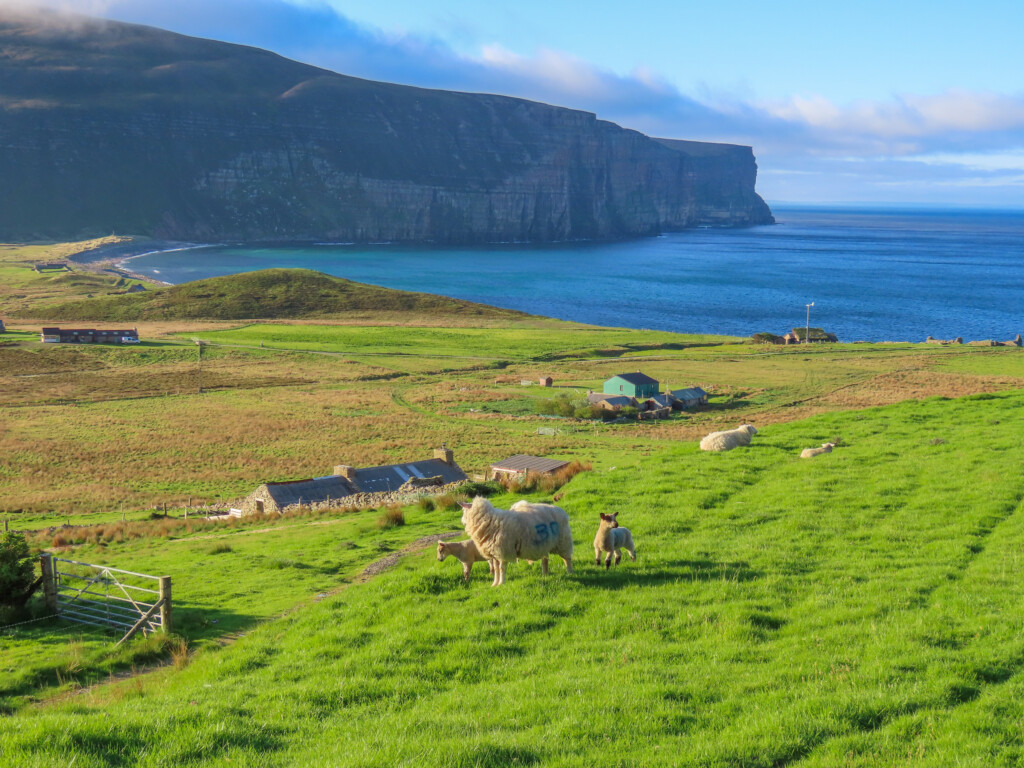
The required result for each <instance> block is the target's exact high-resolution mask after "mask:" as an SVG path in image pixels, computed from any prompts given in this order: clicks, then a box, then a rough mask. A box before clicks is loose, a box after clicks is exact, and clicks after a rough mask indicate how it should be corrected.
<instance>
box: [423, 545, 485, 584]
mask: <svg viewBox="0 0 1024 768" xmlns="http://www.w3.org/2000/svg"><path fill="white" fill-rule="evenodd" d="M448 555H451V556H452V557H454V558H455V559H456V560H459V561H460V562H461V563H462V578H464V579H465V580H466V581H469V572H470V571H471V570H473V563H487V569H488V571H489V572H490V573H494V564H493V563H492V562H491V561H490V560H488V559H487V558H486V557H484V556H483V555H481V554H480V550H479V549H477V548H476V544H474V543H473V540H472V539H466V540H465V541H439V542H437V559H438V560H440V561H441V562H442V563H443V562H444V561H445V558H446V557H448Z"/></svg>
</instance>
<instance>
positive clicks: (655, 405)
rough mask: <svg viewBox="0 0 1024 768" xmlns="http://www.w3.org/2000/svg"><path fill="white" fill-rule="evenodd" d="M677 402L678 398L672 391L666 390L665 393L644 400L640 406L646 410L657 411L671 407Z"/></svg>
mask: <svg viewBox="0 0 1024 768" xmlns="http://www.w3.org/2000/svg"><path fill="white" fill-rule="evenodd" d="M675 402H676V399H675V398H674V397H673V396H672V393H671V392H666V393H665V394H664V395H655V396H654V397H651V398H648V399H647V400H644V401H643V403H641V405H640V408H641V410H644V411H657V410H659V409H661V408H671V407H672V405H673V403H675Z"/></svg>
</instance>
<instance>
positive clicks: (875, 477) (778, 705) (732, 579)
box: [0, 392, 1024, 768]
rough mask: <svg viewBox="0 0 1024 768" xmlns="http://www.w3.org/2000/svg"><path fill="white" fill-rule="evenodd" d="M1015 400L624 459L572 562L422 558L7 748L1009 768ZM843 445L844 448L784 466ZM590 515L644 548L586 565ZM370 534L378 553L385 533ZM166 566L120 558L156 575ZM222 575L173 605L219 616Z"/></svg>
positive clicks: (9, 727)
mask: <svg viewBox="0 0 1024 768" xmlns="http://www.w3.org/2000/svg"><path fill="white" fill-rule="evenodd" d="M1022 415H1024V394H1022V393H1020V392H1013V393H1007V394H1003V395H997V396H991V395H985V396H974V397H968V398H964V399H960V400H945V399H942V398H932V399H928V400H925V401H920V402H918V401H911V402H906V403H901V404H898V405H895V406H889V407H885V408H876V409H869V410H866V411H860V412H846V413H834V414H826V415H822V416H818V417H815V418H812V419H808V420H804V421H800V422H794V423H791V424H786V425H776V426H770V427H766V428H765V429H763V430H762V432H761V433H760V434H759V435H758V436H757V437H756V438H755V440H754V444H753V445H752V446H751V447H750V448H748V449H742V450H736V451H733V452H731V453H727V454H706V453H701V452H699V451H698V450H697V448H696V445H695V444H693V443H686V444H682V445H679V446H677V447H674V448H669V449H666V450H664V451H661V452H659V453H657V454H656V455H653V456H651V457H649V458H646V459H644V460H637V459H636V458H635V457H633V456H631V455H630V454H629V452H624V453H623V454H622V455H620V460H619V461H618V462H616V467H615V468H605V469H604V470H602V471H598V472H594V473H590V474H585V475H581V476H580V477H578V478H577V479H576V480H574V481H573V482H572V483H571V484H570V485H569V486H568V487H567V489H566V493H565V496H564V498H563V499H562V501H561V503H562V504H563V506H565V508H566V509H567V510H568V511H569V513H570V517H571V520H572V526H573V533H574V539H575V541H576V544H577V548H578V549H577V573H576V574H575V575H572V576H570V575H566V574H565V572H564V569H563V568H562V567H561V565H560V564H557V565H554V564H553V574H552V575H551V576H549V577H546V578H544V577H541V576H540V575H539V572H538V569H537V567H536V566H534V567H530V566H527V565H526V564H525V563H520V564H518V565H513V566H510V569H509V570H510V580H509V583H508V584H507V585H506V586H505V587H503V588H501V589H491V588H489V587H487V586H486V581H485V578H484V576H483V575H482V574H478V575H477V577H476V578H475V580H474V581H473V582H472V583H471V584H470V585H469V586H465V585H463V583H462V581H461V572H460V569H459V568H458V567H457V566H456V565H454V564H453V563H451V562H446V563H438V562H437V561H436V559H435V558H434V555H433V553H432V552H430V551H427V552H422V553H420V554H414V555H409V556H407V557H405V558H404V559H403V560H402V561H401V563H400V565H399V566H398V567H397V568H396V569H394V570H392V571H388V572H385V573H383V574H381V575H380V576H378V577H376V578H375V579H373V580H371V581H369V582H368V583H365V584H353V585H351V586H349V587H347V588H346V589H344V590H342V591H341V592H339V593H338V594H336V595H334V596H329V597H326V598H325V599H323V600H322V601H321V602H318V603H316V604H315V605H310V606H309V607H307V608H304V609H303V610H301V611H298V612H296V613H293V614H291V615H289V616H288V617H286V618H284V619H282V620H279V621H275V622H271V623H268V624H266V625H264V626H262V627H261V628H259V629H257V630H255V631H253V632H251V633H249V634H248V635H247V636H246V637H244V638H242V639H241V640H239V641H238V642H237V643H236V644H234V645H233V646H230V647H227V648H224V649H220V650H212V649H207V650H203V651H200V652H199V654H198V655H196V656H195V657H194V658H193V659H192V662H191V664H190V665H189V666H188V667H187V668H186V669H184V670H183V671H180V672H179V671H174V670H173V669H168V670H167V671H165V672H163V673H160V674H158V675H155V676H154V677H152V678H140V679H137V680H133V681H130V682H128V683H123V684H119V685H116V686H110V687H106V688H102V689H97V690H95V691H92V692H90V693H88V694H85V695H81V696H76V697H73V698H72V699H70V700H68V701H66V702H63V703H59V704H56V705H53V706H48V707H45V708H33V709H32V710H31V711H24V712H22V713H18V714H15V715H13V716H11V717H10V718H8V719H7V721H6V722H5V728H4V729H3V731H2V732H0V754H3V755H4V756H5V760H6V761H7V762H9V763H11V764H17V765H20V766H44V765H45V766H49V765H53V764H55V763H63V762H67V761H68V760H69V759H70V758H71V757H72V756H74V757H75V759H76V765H86V766H116V765H140V766H157V765H176V766H205V765H224V764H226V762H227V761H230V764H234V765H239V764H242V765H261V766H263V765H266V766H278V765H280V766H284V765H332V766H371V765H389V766H423V765H430V766H452V767H453V768H454V767H456V766H457V767H459V768H461V767H463V766H508V765H545V766H588V767H589V766H593V765H602V766H605V765H608V766H638V767H639V766H698V765H699V766H736V767H737V768H738V767H739V766H797V765H799V766H808V767H809V766H835V765H851V766H878V765H929V766H945V765H950V766H952V765H977V766H983V765H984V766H989V765H1018V764H1019V763H1020V761H1021V759H1022V756H1024V740H1022V737H1021V729H1020V723H1021V720H1022V718H1024V704H1022V703H1021V702H1022V701H1024V678H1022V675H1021V669H1022V663H1024V639H1022V637H1021V634H1020V626H1021V624H1022V622H1024V607H1022V606H1024V584H1022V582H1021V580H1020V579H1019V578H1018V575H1019V572H1020V568H1021V565H1022V557H1024V555H1022V551H1024V516H1022V510H1021V501H1022V499H1024V478H1022V476H1021V474H1020V472H1019V467H1020V464H1021V461H1022V460H1024V449H1022V446H1021V441H1020V435H1019V424H1020V420H1021V416H1022ZM835 438H842V441H841V444H840V447H839V448H838V449H837V450H836V451H835V452H834V453H832V454H830V455H825V456H821V457H818V458H816V459H814V460H810V461H807V460H801V459H799V458H798V457H797V456H798V453H799V450H800V449H801V448H803V447H807V446H809V445H814V444H817V443H821V442H823V441H825V440H831V439H835ZM600 511H619V512H621V515H620V522H622V523H623V524H624V525H627V526H628V527H629V528H631V530H632V531H633V534H634V537H635V539H636V541H637V547H638V554H639V561H638V562H637V563H630V562H625V563H623V564H622V565H620V566H619V567H618V568H617V569H615V570H613V571H611V572H606V571H604V570H603V568H598V567H596V566H595V565H594V564H593V560H592V559H591V557H592V551H591V550H590V547H589V542H590V540H591V537H592V536H593V533H594V530H595V529H596V524H595V520H596V518H597V515H598V512H600ZM456 517H457V516H456V515H455V514H452V515H451V518H450V519H448V518H445V517H444V516H440V517H435V518H432V520H431V525H434V526H436V528H437V530H439V531H440V530H444V529H447V528H449V527H450V526H452V525H453V524H454V523H455V521H456ZM358 535H359V541H358V543H359V545H360V546H364V547H372V546H373V545H374V537H375V536H377V535H379V534H376V533H375V532H373V531H372V530H370V529H364V530H362V531H360V532H359V534H358ZM178 546H185V545H178ZM311 551H314V550H312V549H311ZM117 552H118V549H117V547H116V545H113V544H112V545H111V546H110V548H109V550H108V552H107V555H108V558H113V557H115V556H116V554H117ZM263 554H264V555H265V556H270V555H271V554H272V553H271V552H270V549H269V545H268V548H267V549H266V550H265V551H264V552H263ZM158 557H165V556H164V555H162V554H161V553H160V552H158V550H157V549H156V548H153V549H151V550H148V551H147V550H144V549H138V548H137V549H136V550H134V551H133V554H132V557H131V558H130V559H131V562H132V564H133V565H134V567H138V568H139V569H141V570H146V568H147V558H148V559H153V558H158ZM252 557H253V552H252V551H251V550H250V549H249V548H248V547H239V551H238V552H237V553H233V552H224V553H221V554H218V555H216V558H218V559H219V558H224V560H223V561H222V562H223V563H224V564H223V565H218V567H217V568H216V569H211V570H210V577H209V578H210V582H211V585H212V584H213V583H215V582H217V581H218V580H220V579H225V589H224V590H223V591H222V592H221V593H220V594H219V596H218V597H217V598H216V601H217V602H216V604H215V605H214V604H209V608H208V609H209V610H210V611H212V612H216V611H227V612H230V611H233V610H236V609H238V608H239V607H240V606H242V605H243V604H244V601H245V600H247V599H248V598H247V597H246V596H245V595H244V594H241V593H242V592H244V590H236V589H233V588H231V587H229V586H228V584H229V583H233V579H234V577H231V576H230V574H231V572H232V570H233V569H232V568H230V565H229V564H230V563H231V562H232V558H236V560H235V562H236V563H237V566H238V568H243V566H244V563H245V562H248V560H251V558H252ZM209 559H210V557H202V558H197V557H195V556H192V557H188V558H182V560H181V564H180V566H179V567H182V568H186V567H187V568H190V569H191V568H195V567H196V563H198V562H200V561H204V562H205V561H206V560H209ZM321 559H322V558H320V557H319V556H316V560H317V562H319V561H320V560H321ZM186 561H187V563H186ZM164 562H165V565H168V566H170V565H171V563H170V562H169V561H166V560H165V561H164ZM122 565H124V563H122ZM204 567H205V566H204ZM257 567H259V568H266V567H267V564H266V563H262V564H259V565H258V566H257ZM224 574H228V575H224ZM325 575H326V574H325ZM227 579H232V581H231V582H229V581H227ZM328 580H329V576H328ZM310 586H311V587H313V586H314V585H313V584H310ZM314 588H315V587H314ZM211 591H213V590H210V589H209V588H207V589H205V590H204V591H203V593H202V594H201V593H199V592H196V593H195V594H190V593H188V592H186V593H185V594H181V599H183V600H191V601H193V602H192V604H191V605H192V607H193V608H195V609H203V610H206V609H207V608H206V607H205V606H207V605H208V604H207V603H206V601H209V600H213V599H214V598H213V597H210V596H209V594H210V592H211ZM178 594H180V593H179V592H177V591H176V596H177V595H178ZM211 615H212V613H211ZM54 640H55V642H56V643H58V644H59V643H60V642H62V640H61V639H59V638H54ZM4 666H6V665H4Z"/></svg>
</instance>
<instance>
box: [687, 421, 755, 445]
mask: <svg viewBox="0 0 1024 768" xmlns="http://www.w3.org/2000/svg"><path fill="white" fill-rule="evenodd" d="M756 434H757V429H755V428H754V426H753V425H752V424H744V425H743V426H741V427H736V429H727V430H725V431H724V432H712V433H711V434H710V435H708V436H707V437H705V438H704V439H703V440H701V441H700V449H701V450H702V451H731V450H732V449H733V448H737V447H739V446H741V445H750V438H752V437H753V436H754V435H756Z"/></svg>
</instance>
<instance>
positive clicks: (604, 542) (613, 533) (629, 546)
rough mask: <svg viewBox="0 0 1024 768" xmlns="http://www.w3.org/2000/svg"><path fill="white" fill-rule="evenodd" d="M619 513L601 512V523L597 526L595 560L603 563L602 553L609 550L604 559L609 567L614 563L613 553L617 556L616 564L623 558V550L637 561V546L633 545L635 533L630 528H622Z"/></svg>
mask: <svg viewBox="0 0 1024 768" xmlns="http://www.w3.org/2000/svg"><path fill="white" fill-rule="evenodd" d="M618 516H619V513H618V512H616V513H615V514H614V515H606V514H605V513H604V512H602V513H601V524H600V525H599V526H598V528H597V536H595V537H594V560H595V561H596V562H597V564H598V565H600V564H601V553H602V552H607V553H608V556H607V557H606V558H605V560H604V567H605V569H608V568H610V567H611V564H612V555H614V556H615V564H616V565H618V564H619V561H620V560H622V550H623V549H625V550H626V551H627V552H629V557H630V559H631V560H632V561H633V562H634V563H635V562H636V547H635V546H634V545H633V534H632V533H630V532H629V528H620V527H619V521H618V519H617V518H618Z"/></svg>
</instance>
